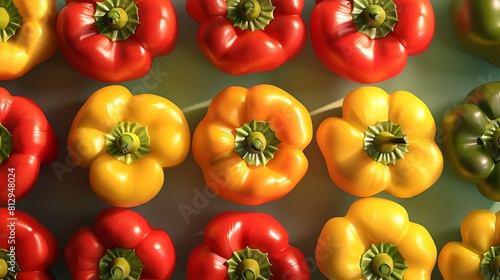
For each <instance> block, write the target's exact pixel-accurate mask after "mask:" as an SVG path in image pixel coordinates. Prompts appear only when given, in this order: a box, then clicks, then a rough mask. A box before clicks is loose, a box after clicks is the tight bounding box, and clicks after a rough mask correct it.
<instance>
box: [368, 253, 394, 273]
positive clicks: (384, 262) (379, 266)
mask: <svg viewBox="0 0 500 280" xmlns="http://www.w3.org/2000/svg"><path fill="white" fill-rule="evenodd" d="M370 266H371V268H372V270H373V272H374V273H375V274H376V275H377V276H379V277H382V278H384V279H385V278H387V277H389V276H390V275H391V274H392V271H393V270H394V262H393V261H392V258H391V256H390V255H389V254H387V253H380V254H377V255H376V256H375V257H374V258H373V260H372V261H371V263H370Z"/></svg>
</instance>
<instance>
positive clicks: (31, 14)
mask: <svg viewBox="0 0 500 280" xmlns="http://www.w3.org/2000/svg"><path fill="white" fill-rule="evenodd" d="M1 4H2V5H0V61H1V64H2V65H1V67H0V80H9V79H15V78H18V77H20V76H22V75H24V74H26V73H27V72H28V71H29V70H31V69H32V68H33V67H34V66H36V65H38V64H40V63H42V62H44V61H46V60H48V59H49V58H50V57H51V56H52V55H53V54H54V53H55V52H56V50H57V45H58V44H57V35H56V20H57V5H56V2H55V1H54V0H38V1H28V0H3V1H1Z"/></svg>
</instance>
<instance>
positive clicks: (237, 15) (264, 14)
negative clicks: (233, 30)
mask: <svg viewBox="0 0 500 280" xmlns="http://www.w3.org/2000/svg"><path fill="white" fill-rule="evenodd" d="M274 9H275V7H274V6H273V3H272V2H271V0H226V10H227V15H226V18H228V19H229V20H230V21H231V22H233V24H234V26H236V27H238V28H240V29H241V30H250V31H255V30H264V28H265V27H266V26H267V25H269V23H270V22H271V20H273V19H274V15H273V12H274Z"/></svg>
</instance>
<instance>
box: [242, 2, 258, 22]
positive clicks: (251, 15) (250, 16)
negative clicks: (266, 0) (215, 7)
mask: <svg viewBox="0 0 500 280" xmlns="http://www.w3.org/2000/svg"><path fill="white" fill-rule="evenodd" d="M238 12H239V13H240V16H241V17H243V18H244V19H245V20H254V19H256V18H257V17H258V16H259V15H260V12H261V6H260V3H259V1H257V0H243V1H241V2H240V3H239V4H238Z"/></svg>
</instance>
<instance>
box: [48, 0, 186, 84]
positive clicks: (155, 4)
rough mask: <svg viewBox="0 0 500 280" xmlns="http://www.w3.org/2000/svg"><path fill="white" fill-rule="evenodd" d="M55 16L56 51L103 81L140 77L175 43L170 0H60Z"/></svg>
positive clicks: (174, 27)
mask: <svg viewBox="0 0 500 280" xmlns="http://www.w3.org/2000/svg"><path fill="white" fill-rule="evenodd" d="M66 4H67V5H66V6H64V7H63V8H62V9H61V11H60V12H59V17H58V20H57V37H58V40H59V45H60V49H61V53H62V55H63V56H64V58H65V59H66V61H67V62H68V63H69V64H70V65H71V66H72V67H73V68H74V69H76V70H77V71H78V72H79V73H81V74H82V75H85V76H87V77H89V78H92V79H94V80H97V81H103V82H123V81H128V80H134V79H137V78H141V77H143V76H145V75H146V74H147V73H148V72H149V71H150V69H151V65H152V62H153V61H154V59H155V58H156V57H159V56H165V55H168V54H170V53H171V52H172V51H173V50H174V48H175V45H176V42H177V15H176V12H175V10H174V7H173V5H172V3H171V1H170V0H163V1H157V0H103V1H95V0H92V1H88V0H66Z"/></svg>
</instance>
